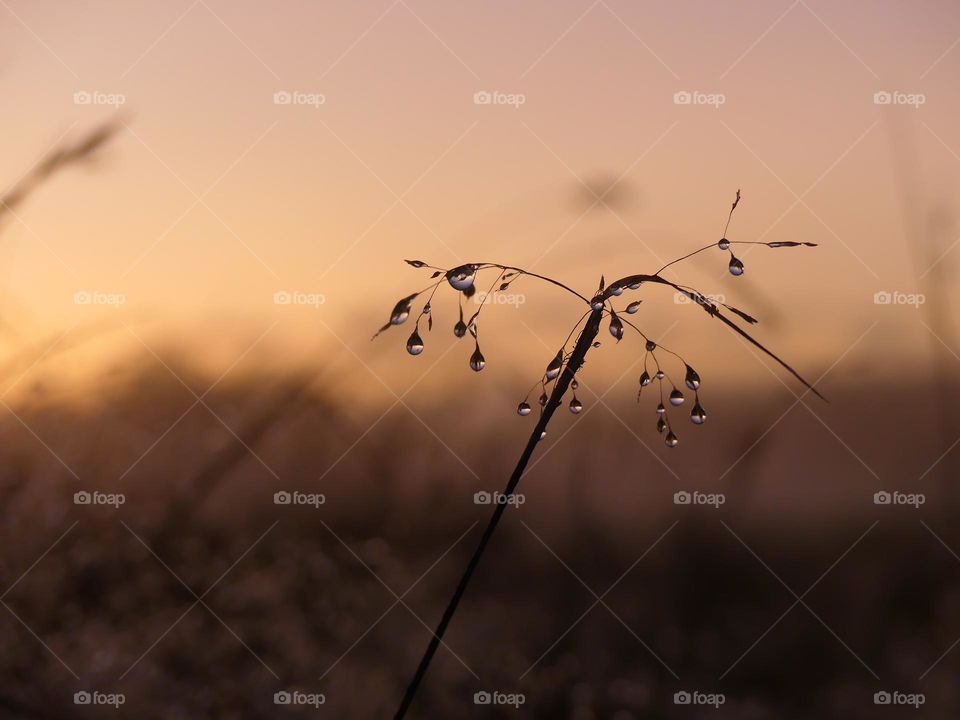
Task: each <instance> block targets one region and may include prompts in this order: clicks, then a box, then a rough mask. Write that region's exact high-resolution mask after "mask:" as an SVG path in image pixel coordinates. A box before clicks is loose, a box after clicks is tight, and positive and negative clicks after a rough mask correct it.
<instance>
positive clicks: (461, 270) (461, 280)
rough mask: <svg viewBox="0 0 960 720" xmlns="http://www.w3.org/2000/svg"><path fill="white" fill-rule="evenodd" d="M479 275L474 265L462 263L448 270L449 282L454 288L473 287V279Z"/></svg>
mask: <svg viewBox="0 0 960 720" xmlns="http://www.w3.org/2000/svg"><path fill="white" fill-rule="evenodd" d="M476 276H477V268H476V266H474V265H461V266H460V267H456V268H453V270H449V271H448V272H447V282H448V283H450V286H451V287H453V289H454V290H460V291H463V290H466V289H467V288H469V287H473V281H474V280H475V279H476Z"/></svg>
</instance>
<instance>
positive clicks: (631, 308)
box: [626, 300, 643, 315]
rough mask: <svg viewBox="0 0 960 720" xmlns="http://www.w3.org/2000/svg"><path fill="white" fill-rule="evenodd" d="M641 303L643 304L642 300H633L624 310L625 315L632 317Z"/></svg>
mask: <svg viewBox="0 0 960 720" xmlns="http://www.w3.org/2000/svg"><path fill="white" fill-rule="evenodd" d="M642 302H643V300H634V301H633V302H632V303H630V304H629V305H627V310H626V312H627V314H628V315H633V314H634V313H635V312H637V310H639V309H640V304H641V303H642Z"/></svg>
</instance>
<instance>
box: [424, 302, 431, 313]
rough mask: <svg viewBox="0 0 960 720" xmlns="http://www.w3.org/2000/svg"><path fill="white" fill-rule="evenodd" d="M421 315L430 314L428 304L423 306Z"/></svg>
mask: <svg viewBox="0 0 960 720" xmlns="http://www.w3.org/2000/svg"><path fill="white" fill-rule="evenodd" d="M423 314H424V315H429V314H430V303H427V304H426V305H424V306H423Z"/></svg>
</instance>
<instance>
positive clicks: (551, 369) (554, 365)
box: [545, 350, 563, 380]
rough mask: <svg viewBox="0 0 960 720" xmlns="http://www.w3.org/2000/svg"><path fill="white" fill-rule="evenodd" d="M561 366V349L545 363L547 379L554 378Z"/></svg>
mask: <svg viewBox="0 0 960 720" xmlns="http://www.w3.org/2000/svg"><path fill="white" fill-rule="evenodd" d="M561 367H563V350H558V351H557V356H556V357H555V358H554V359H553V360H551V361H550V364H549V365H547V370H546V373H545V374H546V376H547V380H554V379H556V377H557V376H558V375H559V374H560V368H561Z"/></svg>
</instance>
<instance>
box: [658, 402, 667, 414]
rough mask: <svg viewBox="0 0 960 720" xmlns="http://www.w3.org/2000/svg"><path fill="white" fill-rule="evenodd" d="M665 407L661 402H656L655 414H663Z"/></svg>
mask: <svg viewBox="0 0 960 720" xmlns="http://www.w3.org/2000/svg"><path fill="white" fill-rule="evenodd" d="M666 411H667V409H666V408H665V407H664V406H663V403H657V415H663V414H664V413H665V412H666Z"/></svg>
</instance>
